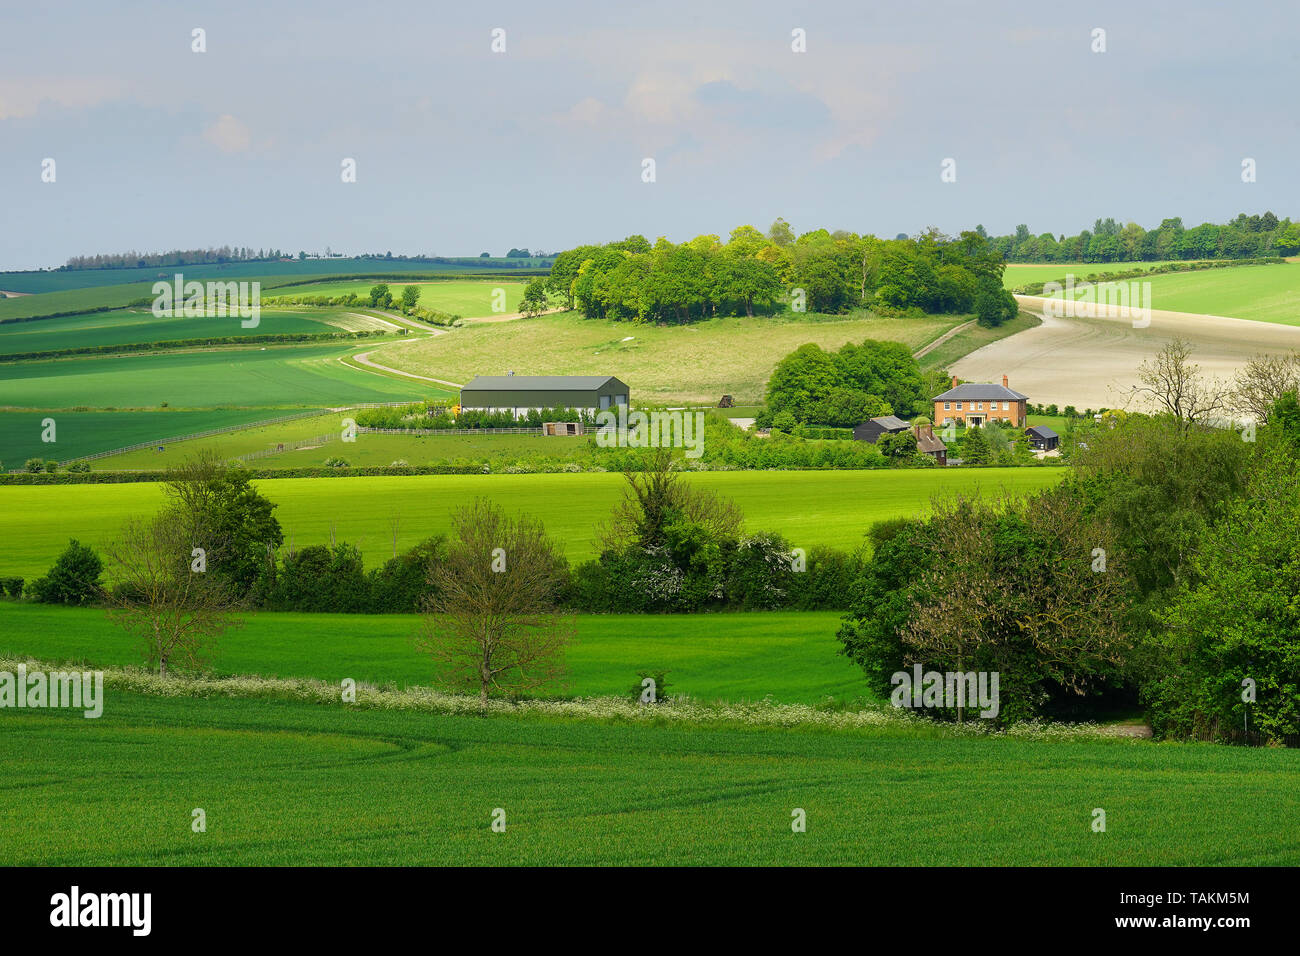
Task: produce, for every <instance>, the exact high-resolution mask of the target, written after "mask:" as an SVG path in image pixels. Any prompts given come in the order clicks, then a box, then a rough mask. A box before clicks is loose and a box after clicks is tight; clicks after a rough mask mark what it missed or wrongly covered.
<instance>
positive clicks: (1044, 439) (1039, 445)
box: [1025, 425, 1061, 451]
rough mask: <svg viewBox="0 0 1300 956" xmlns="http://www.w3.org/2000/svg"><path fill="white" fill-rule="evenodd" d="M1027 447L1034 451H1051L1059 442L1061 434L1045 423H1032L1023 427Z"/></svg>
mask: <svg viewBox="0 0 1300 956" xmlns="http://www.w3.org/2000/svg"><path fill="white" fill-rule="evenodd" d="M1025 435H1026V437H1028V439H1029V447H1030V448H1032V449H1034V451H1053V450H1055V449H1056V448H1057V446H1059V445H1060V444H1061V436H1060V435H1058V434H1056V432H1054V431H1052V430H1051V429H1050V428H1048V427H1047V426H1046V425H1034V426H1032V427H1030V428H1026V429H1025Z"/></svg>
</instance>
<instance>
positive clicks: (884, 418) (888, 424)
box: [871, 415, 912, 432]
mask: <svg viewBox="0 0 1300 956" xmlns="http://www.w3.org/2000/svg"><path fill="white" fill-rule="evenodd" d="M871 421H873V422H875V423H876V424H877V425H879V426H880V427H881V428H883V429H884V430H885V431H887V432H895V431H903V430H904V429H907V428H911V427H912V426H911V425H909V424H907V422H905V421H903V420H902V419H901V418H899V417H898V416H896V415H881V416H880V417H879V418H873V419H871Z"/></svg>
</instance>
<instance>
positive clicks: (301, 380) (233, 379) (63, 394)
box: [0, 343, 449, 444]
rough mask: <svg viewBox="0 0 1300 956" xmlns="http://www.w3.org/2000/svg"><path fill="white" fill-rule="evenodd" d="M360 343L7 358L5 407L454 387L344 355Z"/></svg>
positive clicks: (336, 397)
mask: <svg viewBox="0 0 1300 956" xmlns="http://www.w3.org/2000/svg"><path fill="white" fill-rule="evenodd" d="M371 347H373V346H371ZM356 348H357V345H356V344H355V343H347V344H340V343H333V344H313V345H301V346H298V345H272V346H266V347H257V346H253V347H249V348H246V349H226V350H200V351H193V352H170V353H165V354H146V355H140V354H126V355H112V356H96V357H91V358H71V359H59V360H50V361H40V362H22V363H19V364H15V365H4V366H0V407H3V406H9V407H13V408H38V409H39V408H70V407H76V406H79V405H84V406H88V407H92V408H150V407H152V408H156V407H158V406H159V405H160V404H162V403H163V402H166V403H167V404H169V405H173V406H177V407H183V408H201V407H205V406H211V407H215V406H218V405H244V406H250V407H267V406H287V405H297V406H305V407H312V406H316V407H319V406H335V405H343V404H347V403H351V402H390V401H401V400H404V399H410V400H415V399H418V398H428V397H432V396H435V395H439V394H449V393H445V392H443V393H440V392H439V391H438V390H437V389H431V388H429V387H426V386H427V384H428V383H424V384H421V383H420V382H417V381H415V380H404V379H401V378H398V377H395V376H385V375H378V374H370V373H368V372H365V371H362V370H359V369H355V368H349V367H347V366H345V365H343V364H342V363H341V362H339V357H340V356H342V355H346V354H348V353H349V352H351V351H355V350H356ZM160 437H162V436H160ZM121 444H129V443H127V442H123V443H121Z"/></svg>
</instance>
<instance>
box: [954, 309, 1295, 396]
mask: <svg viewBox="0 0 1300 956" xmlns="http://www.w3.org/2000/svg"><path fill="white" fill-rule="evenodd" d="M1016 299H1017V301H1019V302H1020V307H1021V308H1022V309H1024V310H1025V311H1028V312H1032V313H1033V314H1035V315H1038V316H1040V317H1041V318H1042V320H1043V324H1042V325H1040V326H1038V327H1036V328H1032V329H1027V330H1025V331H1023V332H1018V333H1017V334H1015V335H1013V336H1010V337H1009V338H1005V339H1002V340H1000V341H997V342H994V343H992V344H991V345H987V346H985V347H984V348H981V349H978V350H976V351H974V352H972V353H970V354H969V355H967V356H966V357H964V358H962V359H961V360H959V361H958V362H956V363H954V364H953V366H952V372H953V374H954V375H958V376H960V377H961V378H963V379H967V380H970V381H977V382H1000V381H1001V380H1002V379H1001V376H1003V375H1006V376H1008V378H1009V379H1010V382H1011V387H1012V388H1014V389H1016V390H1017V391H1019V392H1023V393H1024V394H1026V395H1028V396H1029V400H1030V401H1031V402H1034V403H1035V404H1041V403H1047V404H1057V405H1074V406H1075V407H1076V408H1079V409H1080V410H1082V409H1084V408H1090V407H1091V408H1103V407H1105V408H1124V407H1126V405H1127V404H1128V402H1129V398H1128V393H1129V391H1130V390H1131V389H1132V388H1133V386H1134V385H1136V384H1137V369H1138V366H1139V365H1141V364H1142V362H1144V361H1146V360H1148V359H1150V358H1152V357H1153V356H1154V355H1155V354H1156V353H1157V352H1159V351H1160V349H1162V348H1163V347H1164V346H1165V345H1166V344H1167V343H1168V342H1169V341H1170V340H1171V339H1174V338H1183V339H1185V340H1187V341H1188V342H1190V343H1191V345H1192V348H1193V355H1192V357H1193V361H1195V362H1197V363H1198V364H1199V365H1200V366H1201V369H1202V371H1203V372H1205V373H1206V374H1208V375H1211V376H1215V377H1219V378H1224V379H1227V378H1231V377H1232V376H1233V375H1234V374H1235V373H1236V371H1237V369H1239V368H1240V367H1241V366H1242V365H1243V364H1245V362H1246V361H1247V360H1249V359H1250V358H1252V357H1253V356H1255V355H1258V354H1260V353H1279V352H1288V351H1290V350H1292V349H1300V328H1297V327H1295V326H1288V325H1279V324H1276V323H1271V322H1254V321H1250V320H1248V319H1232V318H1227V317H1225V316H1219V315H1197V314H1193V313H1189V312H1166V311H1159V310H1152V312H1151V324H1150V325H1149V326H1147V327H1145V328H1134V327H1133V320H1132V319H1131V318H1129V317H1121V316H1120V315H1119V314H1118V311H1119V310H1118V309H1117V308H1116V307H1113V306H1112V307H1107V306H1094V308H1095V310H1096V313H1097V314H1096V316H1095V317H1084V316H1068V315H1067V316H1059V317H1058V316H1053V315H1051V314H1050V313H1047V312H1045V311H1044V305H1045V303H1046V301H1047V300H1045V299H1043V298H1042V297H1041V296H1025V295H1019V296H1016Z"/></svg>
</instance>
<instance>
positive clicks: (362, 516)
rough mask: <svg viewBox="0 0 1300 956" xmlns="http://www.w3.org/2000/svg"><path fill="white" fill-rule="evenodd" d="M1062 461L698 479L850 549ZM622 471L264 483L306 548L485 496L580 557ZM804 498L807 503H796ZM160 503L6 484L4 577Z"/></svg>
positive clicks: (417, 520)
mask: <svg viewBox="0 0 1300 956" xmlns="http://www.w3.org/2000/svg"><path fill="white" fill-rule="evenodd" d="M1063 474H1064V472H1063V471H1062V470H1060V469H1055V468H983V469H978V470H974V469H973V470H961V469H946V470H944V469H934V470H929V469H919V470H899V471H733V472H703V473H700V474H698V475H692V476H691V477H690V480H691V481H692V482H694V483H696V484H698V485H700V486H702V487H705V488H711V489H715V490H717V491H718V492H719V493H721V494H724V495H727V496H728V497H730V498H731V499H732V500H734V501H735V502H736V504H737V505H739V506H740V508H741V510H742V511H743V512H744V514H745V517H746V524H747V526H748V528H749V529H750V530H752V531H759V530H766V531H779V532H781V533H782V534H784V535H785V536H786V537H787V538H788V539H789V540H790V543H791V544H792V545H793V546H795V547H803V548H811V547H813V546H815V545H830V546H834V547H838V548H845V549H851V548H854V547H856V546H857V545H858V544H860V543H861V542H862V540H863V534H864V533H865V532H866V531H867V529H868V528H870V527H871V525H872V524H875V523H876V522H878V521H882V520H885V519H887V518H893V517H897V516H899V515H913V514H921V513H924V512H925V511H927V510H928V508H929V506H930V500H931V498H932V497H933V496H934V495H936V494H941V493H947V492H951V491H952V490H954V489H957V488H960V489H961V490H963V491H965V492H968V493H971V492H976V491H983V492H985V493H990V494H997V493H1000V492H1001V491H1003V490H1006V491H1009V492H1011V493H1026V492H1030V491H1034V490H1037V489H1039V488H1043V487H1045V486H1047V485H1048V484H1051V483H1053V482H1056V481H1059V480H1060V478H1061V477H1062V475H1063ZM623 481H624V480H623V478H622V476H620V475H616V474H578V475H566V474H558V475H429V476H407V477H370V478H280V479H273V480H266V481H260V482H258V487H259V488H260V489H261V491H262V493H263V494H265V495H266V496H267V497H268V498H270V499H271V500H272V501H273V502H276V503H277V504H278V506H279V507H278V508H277V509H276V512H275V514H276V517H277V518H278V519H279V521H280V524H281V526H282V527H283V528H284V533H285V538H286V542H288V541H290V540H291V541H292V542H293V544H294V545H296V546H298V547H302V546H304V545H308V544H320V543H323V542H327V541H328V540H329V539H330V536H331V534H333V535H334V536H335V537H336V538H337V539H338V540H341V541H349V542H352V543H353V544H356V545H357V546H358V547H360V548H361V550H362V551H363V552H364V553H365V557H366V560H367V562H368V563H369V564H370V565H377V564H380V563H382V562H383V560H385V559H386V558H388V557H389V556H390V555H391V551H392V545H391V537H392V531H391V528H390V520H391V519H392V518H393V517H394V516H396V517H397V518H398V519H399V529H398V531H399V533H398V547H399V548H408V547H410V546H412V545H414V544H415V543H416V542H418V541H420V540H422V539H423V538H426V537H428V536H429V535H432V534H440V533H444V532H446V531H447V530H448V528H449V526H450V515H451V513H452V512H453V511H454V510H455V509H457V508H458V507H460V506H461V505H464V504H466V503H468V502H470V501H472V500H473V499H474V498H475V497H478V496H484V497H490V498H492V499H493V500H495V501H496V502H498V503H499V504H500V505H501V506H502V507H503V508H505V509H507V510H508V511H511V512H523V513H527V514H531V515H535V516H537V517H538V518H540V519H541V520H542V522H543V524H544V525H545V526H546V529H547V531H548V532H549V533H550V534H551V536H552V537H554V538H555V539H556V540H557V541H558V542H559V543H560V545H561V547H562V548H563V549H564V551H565V553H566V554H567V556H568V558H569V560H570V561H578V560H583V559H586V558H589V557H592V556H593V555H594V554H595V553H596V550H597V538H598V534H597V526H598V525H599V524H600V523H601V522H603V521H604V520H605V519H606V518H607V517H608V516H609V513H610V511H611V509H612V508H613V507H614V505H615V504H616V503H617V501H618V500H619V498H620V496H621V495H622V494H623ZM792 503H796V504H797V506H792ZM161 504H162V495H161V492H160V490H159V488H158V486H157V485H156V484H152V483H145V482H139V483H132V484H116V485H48V486H17V485H9V486H0V575H14V574H16V575H23V576H25V577H28V578H31V577H34V576H36V575H39V574H43V573H44V572H45V571H46V570H47V569H48V568H49V566H50V564H51V563H52V561H53V560H54V558H55V557H56V556H57V555H58V553H59V552H60V551H62V550H63V548H64V546H66V544H67V541H68V538H69V537H77V538H80V539H81V540H82V541H84V542H86V543H88V544H91V545H95V546H100V545H102V544H103V542H104V541H105V539H107V538H108V537H110V536H112V535H114V534H116V533H117V532H118V531H119V530H120V528H121V526H122V523H123V522H124V521H125V520H126V518H128V517H130V516H133V515H140V514H146V513H152V512H154V511H156V510H157V509H158V508H159V507H161Z"/></svg>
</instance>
